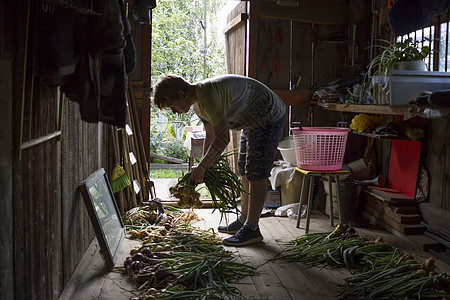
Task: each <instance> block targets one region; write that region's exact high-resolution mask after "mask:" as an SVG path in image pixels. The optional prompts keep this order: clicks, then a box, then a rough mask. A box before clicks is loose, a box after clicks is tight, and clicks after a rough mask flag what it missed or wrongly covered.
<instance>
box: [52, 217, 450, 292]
mask: <svg viewBox="0 0 450 300" xmlns="http://www.w3.org/2000/svg"><path fill="white" fill-rule="evenodd" d="M196 213H197V214H198V215H199V216H200V217H201V218H202V219H203V220H202V221H200V222H198V223H197V224H198V226H199V227H201V228H203V229H208V228H211V227H212V228H217V226H218V225H219V220H220V213H219V212H214V213H212V210H211V209H198V210H196ZM230 218H232V219H234V218H235V217H234V215H232V216H230ZM295 224H296V221H295V220H291V219H289V218H286V217H284V218H283V217H273V216H271V217H263V218H261V221H260V228H261V233H262V234H263V236H264V241H263V242H262V243H259V244H255V245H251V246H246V247H239V248H236V247H226V249H228V250H230V251H233V252H234V253H235V254H236V255H237V256H238V257H239V258H238V259H240V260H241V261H242V262H248V263H250V264H251V265H253V266H255V267H258V270H259V271H260V272H261V274H260V275H258V276H252V277H249V278H244V279H243V280H242V281H241V283H242V284H239V285H238V287H239V289H240V290H241V291H242V293H243V296H245V297H246V298H249V299H280V300H281V299H283V300H285V299H308V300H309V299H338V296H337V295H338V293H339V287H338V286H337V284H340V283H343V279H344V278H345V277H347V276H348V275H349V273H348V272H347V271H346V270H342V269H338V270H335V269H319V268H315V267H313V268H307V267H305V266H304V265H302V264H300V263H286V262H278V261H277V262H268V259H270V258H272V257H274V256H275V255H276V254H278V253H279V252H280V251H282V249H283V245H284V243H285V242H288V241H290V240H292V239H294V238H295V237H297V236H299V235H302V234H304V225H305V222H304V220H302V223H301V225H300V227H301V228H300V229H298V228H296V227H295ZM331 230H332V227H331V226H330V223H329V219H328V217H327V216H325V215H323V214H321V213H320V212H316V211H314V212H313V214H312V217H311V225H310V232H329V231H331ZM356 230H357V233H358V234H359V235H360V236H366V237H370V238H376V237H378V236H381V237H382V238H383V239H384V240H385V241H386V242H388V243H390V244H391V245H393V246H394V247H398V248H400V249H401V250H403V251H408V252H410V253H414V254H415V255H416V257H417V258H418V259H421V260H424V259H425V258H427V257H429V256H430V255H429V254H428V253H426V252H423V251H421V250H420V249H418V246H417V244H415V243H413V242H412V241H411V240H409V238H408V237H405V238H399V237H397V236H395V235H393V234H390V233H388V232H387V231H385V230H384V229H381V228H380V227H378V226H375V225H371V226H370V227H369V228H356ZM220 235H221V237H226V236H228V235H226V234H220ZM136 245H139V243H138V242H136V241H133V240H129V239H125V240H124V242H123V244H122V247H121V251H120V253H119V256H118V259H117V264H116V265H118V266H120V265H122V263H123V261H124V259H125V257H126V256H128V253H129V251H130V250H131V249H132V248H133V247H135V246H136ZM103 266H104V263H103V261H102V259H101V257H100V255H99V251H98V245H96V243H95V241H94V243H93V244H92V245H91V247H90V249H89V250H88V252H87V255H86V256H85V258H84V259H83V261H82V262H81V263H80V266H79V268H78V269H77V271H76V274H75V276H73V278H72V279H71V282H69V284H68V285H67V288H66V289H65V290H64V292H63V294H62V296H61V298H60V299H71V300H74V299H76V300H78V299H79V300H81V299H84V300H85V299H105V300H106V299H114V300H120V299H130V298H131V297H132V296H134V294H133V292H132V291H133V288H135V287H134V286H133V285H131V284H130V283H129V282H127V278H126V276H124V275H122V274H120V273H117V272H107V271H106V270H105V269H104V267H103ZM437 266H438V271H439V272H448V271H450V267H449V266H448V265H446V264H444V263H442V262H440V261H438V262H437Z"/></svg>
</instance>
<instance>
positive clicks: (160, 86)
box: [153, 75, 190, 109]
mask: <svg viewBox="0 0 450 300" xmlns="http://www.w3.org/2000/svg"><path fill="white" fill-rule="evenodd" d="M189 86H190V84H189V82H187V81H186V80H185V79H184V78H182V77H180V76H178V75H163V76H161V77H160V78H159V80H158V82H157V83H156V85H155V91H154V94H153V95H154V99H153V102H154V103H155V105H156V106H157V107H158V108H159V109H164V108H168V107H170V105H172V103H173V100H174V99H178V97H179V92H180V91H183V92H187V91H188V90H189Z"/></svg>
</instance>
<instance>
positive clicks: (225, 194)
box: [169, 151, 247, 213]
mask: <svg viewBox="0 0 450 300" xmlns="http://www.w3.org/2000/svg"><path fill="white" fill-rule="evenodd" d="M234 153H235V151H231V152H226V153H223V154H222V155H221V156H220V157H219V158H218V159H217V161H216V162H215V163H214V164H213V165H212V166H211V167H209V168H208V169H207V170H206V171H205V177H204V179H203V181H204V182H205V185H206V188H207V189H208V190H209V193H210V194H211V198H212V201H213V206H214V207H215V208H217V209H219V211H220V212H221V213H225V212H226V211H227V210H228V209H234V210H236V212H238V207H237V203H236V199H237V198H239V197H240V196H241V193H247V191H246V190H245V189H244V186H243V184H242V182H241V180H240V179H239V176H238V175H237V174H236V173H235V172H234V171H233V170H232V168H231V166H230V164H229V162H228V159H227V157H228V156H230V155H233V154H234ZM190 177H191V172H188V173H186V174H185V175H184V176H183V177H181V178H180V179H179V180H178V183H177V184H176V185H175V186H173V187H171V188H170V189H169V190H170V192H171V194H172V195H173V196H175V197H176V198H178V199H180V200H179V201H178V205H179V206H180V207H183V208H186V207H201V206H202V205H203V203H202V202H201V201H200V199H199V198H200V193H198V192H197V190H196V189H197V185H196V184H194V183H192V182H191V181H190Z"/></svg>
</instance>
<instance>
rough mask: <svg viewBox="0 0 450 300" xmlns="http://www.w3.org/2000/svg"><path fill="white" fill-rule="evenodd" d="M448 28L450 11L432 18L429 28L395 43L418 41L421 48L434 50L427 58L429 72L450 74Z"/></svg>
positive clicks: (403, 37)
mask: <svg viewBox="0 0 450 300" xmlns="http://www.w3.org/2000/svg"><path fill="white" fill-rule="evenodd" d="M449 27H450V10H447V12H445V13H443V14H441V15H438V16H436V17H435V18H433V21H432V24H431V26H429V27H425V28H422V29H419V30H417V31H414V32H411V33H409V34H407V35H404V36H400V37H397V41H403V40H405V39H407V38H412V39H413V40H414V41H419V42H420V45H421V46H430V48H431V49H432V50H435V51H433V52H432V54H431V55H429V57H428V58H427V65H428V66H429V68H430V70H431V71H441V72H450V53H449V50H450V40H449V29H450V28H449Z"/></svg>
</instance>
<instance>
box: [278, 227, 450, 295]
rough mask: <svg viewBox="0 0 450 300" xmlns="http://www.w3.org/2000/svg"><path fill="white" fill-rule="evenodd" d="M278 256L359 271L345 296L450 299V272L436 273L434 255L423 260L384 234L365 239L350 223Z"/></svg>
mask: <svg viewBox="0 0 450 300" xmlns="http://www.w3.org/2000/svg"><path fill="white" fill-rule="evenodd" d="M273 259H274V260H283V261H289V262H302V263H304V264H306V265H308V266H321V267H333V268H346V269H347V270H349V271H350V273H352V274H354V275H353V276H350V277H348V278H346V279H345V283H344V284H343V285H342V293H341V294H340V297H341V298H342V299H421V298H422V299H424V298H426V299H448V294H449V293H450V274H449V273H442V274H438V273H436V271H435V261H434V258H433V257H430V258H428V259H427V260H425V261H424V262H423V263H420V261H419V260H418V259H416V258H414V257H413V255H412V254H410V253H404V252H401V251H400V250H399V249H398V248H393V247H392V246H391V245H390V244H388V243H385V242H384V241H383V239H382V238H380V237H378V238H377V239H375V240H369V239H365V238H363V237H360V236H358V235H357V233H356V230H355V229H354V228H352V227H348V226H346V225H337V226H336V228H335V230H334V231H333V232H331V233H310V234H306V235H302V236H299V237H297V238H296V239H294V240H292V241H290V242H289V243H288V244H287V245H286V249H285V251H284V252H283V253H280V254H279V255H278V256H276V257H274V258H273Z"/></svg>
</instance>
